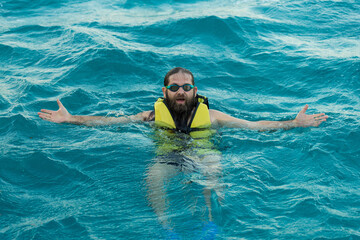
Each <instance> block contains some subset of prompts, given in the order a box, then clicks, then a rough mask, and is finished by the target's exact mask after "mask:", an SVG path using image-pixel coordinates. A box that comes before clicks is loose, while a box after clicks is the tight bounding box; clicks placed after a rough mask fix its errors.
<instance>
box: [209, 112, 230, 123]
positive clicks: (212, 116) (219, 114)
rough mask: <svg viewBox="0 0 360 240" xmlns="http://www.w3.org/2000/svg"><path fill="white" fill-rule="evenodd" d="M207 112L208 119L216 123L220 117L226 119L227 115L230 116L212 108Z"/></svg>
mask: <svg viewBox="0 0 360 240" xmlns="http://www.w3.org/2000/svg"><path fill="white" fill-rule="evenodd" d="M209 114H210V121H211V123H212V124H218V123H219V121H220V122H221V120H222V119H226V118H227V117H230V116H229V115H227V114H225V113H223V112H220V111H218V110H214V109H209Z"/></svg>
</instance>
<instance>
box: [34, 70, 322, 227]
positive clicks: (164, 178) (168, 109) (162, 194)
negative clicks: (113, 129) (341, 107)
mask: <svg viewBox="0 0 360 240" xmlns="http://www.w3.org/2000/svg"><path fill="white" fill-rule="evenodd" d="M197 90H198V89H197V87H196V86H195V82H194V76H193V74H192V73H191V72H190V71H189V70H187V69H184V68H180V67H177V68H174V69H171V70H170V71H169V72H168V73H167V74H166V76H165V78H164V87H162V92H163V98H159V99H158V100H157V101H156V103H155V104H154V110H152V111H145V112H141V113H138V114H136V115H131V116H126V117H102V116H77V115H71V114H70V113H69V112H68V111H67V110H66V108H65V107H64V106H63V104H62V103H61V102H60V100H57V103H58V105H59V110H57V111H52V110H46V109H42V110H41V112H39V113H38V114H39V117H40V118H42V119H44V120H47V121H51V122H56V123H72V124H81V125H88V126H95V125H109V124H121V123H128V122H141V121H143V122H145V121H147V122H151V121H154V122H155V125H156V126H159V127H160V128H162V129H166V130H165V132H163V133H164V134H163V135H165V137H164V139H161V140H160V142H162V143H161V144H158V145H157V147H158V151H157V157H156V159H155V163H154V164H152V166H150V167H149V171H148V173H147V178H146V182H147V185H148V190H149V192H148V197H149V200H150V203H151V205H152V207H153V208H154V211H155V212H156V214H157V215H158V218H159V220H160V222H161V223H162V224H163V226H164V227H165V228H167V229H168V230H169V231H171V227H170V225H171V224H170V221H169V218H168V217H167V214H166V211H167V206H168V204H166V202H167V199H166V187H165V186H164V185H165V182H168V180H169V179H171V178H172V177H174V176H175V175H176V174H177V173H179V172H191V171H198V172H200V173H201V174H202V175H203V176H205V178H206V181H201V182H199V184H202V185H203V187H204V192H203V193H204V196H205V202H206V205H207V209H208V219H209V221H210V223H211V221H212V213H211V192H212V191H214V192H215V193H216V195H217V196H218V199H220V200H221V198H222V191H221V189H222V187H221V184H219V181H218V179H219V178H220V176H221V172H222V171H221V165H220V160H221V153H219V151H216V149H214V148H213V146H212V145H211V144H209V142H207V141H203V139H205V138H207V137H209V136H210V135H211V128H213V127H223V126H225V127H232V128H245V129H254V130H260V131H264V130H265V131H266V130H276V129H291V128H295V127H317V126H319V125H320V124H321V123H322V122H324V121H326V119H327V118H328V116H327V115H325V114H324V113H319V114H313V115H307V114H306V113H305V112H306V110H307V109H308V105H305V107H304V108H303V109H302V110H301V111H300V112H299V113H298V114H297V116H296V118H295V119H293V120H290V121H247V120H244V119H239V118H235V117H232V116H229V115H227V114H225V113H223V112H220V111H217V110H213V109H209V108H208V101H207V98H205V97H203V96H200V95H198V94H197ZM178 132H180V133H178ZM169 133H172V134H173V135H175V136H179V134H182V137H181V138H180V139H177V140H176V141H174V140H173V139H174V138H173V137H168V136H169ZM184 136H188V137H184ZM194 181H195V180H194ZM190 182H192V181H190ZM210 226H212V227H214V225H211V224H210ZM210 232H212V233H214V229H212V230H211V231H210Z"/></svg>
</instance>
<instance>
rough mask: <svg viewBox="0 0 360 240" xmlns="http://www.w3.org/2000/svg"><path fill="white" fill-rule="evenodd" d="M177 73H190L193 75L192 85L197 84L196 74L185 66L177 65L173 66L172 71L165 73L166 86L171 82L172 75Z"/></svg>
mask: <svg viewBox="0 0 360 240" xmlns="http://www.w3.org/2000/svg"><path fill="white" fill-rule="evenodd" d="M176 73H187V74H189V75H190V76H191V82H192V85H195V82H194V76H193V74H192V73H191V72H190V71H189V70H187V69H185V68H182V67H176V68H173V69H171V70H170V71H168V73H167V74H166V75H165V78H164V86H165V87H166V86H167V85H168V84H169V78H170V76H171V75H174V74H176Z"/></svg>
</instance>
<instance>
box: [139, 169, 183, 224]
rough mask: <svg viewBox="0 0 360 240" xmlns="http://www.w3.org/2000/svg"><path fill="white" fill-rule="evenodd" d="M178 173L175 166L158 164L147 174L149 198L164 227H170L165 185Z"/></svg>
mask: <svg viewBox="0 0 360 240" xmlns="http://www.w3.org/2000/svg"><path fill="white" fill-rule="evenodd" d="M178 172H179V171H178V170H177V168H176V166H174V165H170V164H166V163H160V162H156V163H155V164H154V165H152V166H150V168H149V170H148V173H147V177H146V183H147V187H148V198H149V201H150V204H151V206H152V208H153V209H154V211H155V213H156V215H157V216H158V218H159V221H160V222H161V224H162V225H163V226H164V227H168V226H170V222H169V220H168V217H167V215H166V213H165V212H166V210H167V195H166V186H165V185H166V183H167V182H168V181H169V180H170V179H171V178H172V177H174V176H175V175H176V174H177V173H178Z"/></svg>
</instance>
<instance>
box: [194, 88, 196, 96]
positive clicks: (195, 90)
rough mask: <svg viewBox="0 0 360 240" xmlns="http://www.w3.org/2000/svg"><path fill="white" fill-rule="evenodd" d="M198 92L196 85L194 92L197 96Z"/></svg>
mask: <svg viewBox="0 0 360 240" xmlns="http://www.w3.org/2000/svg"><path fill="white" fill-rule="evenodd" d="M196 93H197V87H194V94H195V96H196Z"/></svg>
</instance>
